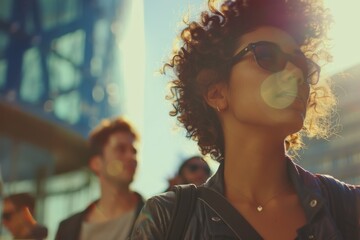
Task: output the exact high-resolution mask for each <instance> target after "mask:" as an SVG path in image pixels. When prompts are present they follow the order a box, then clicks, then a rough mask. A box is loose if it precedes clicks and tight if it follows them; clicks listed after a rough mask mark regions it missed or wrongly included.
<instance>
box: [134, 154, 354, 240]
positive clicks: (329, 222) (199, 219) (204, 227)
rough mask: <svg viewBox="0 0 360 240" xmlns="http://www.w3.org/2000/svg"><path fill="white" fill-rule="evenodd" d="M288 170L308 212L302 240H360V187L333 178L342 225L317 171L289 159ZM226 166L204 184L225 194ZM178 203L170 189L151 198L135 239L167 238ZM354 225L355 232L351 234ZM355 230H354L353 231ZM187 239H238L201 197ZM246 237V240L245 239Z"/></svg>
mask: <svg viewBox="0 0 360 240" xmlns="http://www.w3.org/2000/svg"><path fill="white" fill-rule="evenodd" d="M288 162H289V164H288V173H289V176H290V178H291V181H292V183H293V185H294V188H295V190H296V192H297V194H298V196H299V199H300V201H301V204H302V207H303V209H304V212H305V216H306V220H307V224H306V225H304V226H303V227H301V228H300V229H298V238H297V239H299V240H304V239H313V240H315V239H317V240H335V239H336V240H338V239H344V240H359V239H360V234H359V231H360V222H359V218H360V217H359V210H360V187H359V186H351V185H346V184H344V183H342V182H340V181H337V180H335V179H333V178H331V177H326V179H327V180H329V181H332V183H333V184H332V185H334V186H335V187H336V189H337V190H338V191H339V195H337V196H339V199H341V202H339V203H338V204H342V206H341V207H342V210H343V211H344V212H343V214H344V216H346V217H345V221H346V223H345V224H343V223H344V222H342V224H343V225H344V226H342V227H341V228H342V229H341V230H342V232H340V230H339V229H340V228H339V227H338V226H339V224H337V223H336V222H335V220H334V218H333V217H332V216H331V214H330V210H329V205H328V202H329V201H328V200H329V199H327V198H325V197H324V194H322V188H321V182H320V180H319V179H318V177H317V176H316V175H314V174H311V173H309V172H307V171H306V170H304V169H302V168H301V167H300V166H298V165H296V164H294V163H293V162H292V161H291V160H289V161H288ZM223 173H224V166H223V163H222V164H220V166H219V169H218V171H217V173H216V174H215V175H214V176H213V177H211V178H210V179H209V181H207V182H206V183H205V185H204V187H206V188H211V189H212V190H214V191H217V192H219V193H220V194H223V193H224V180H223V179H224V177H223ZM174 203H175V194H174V192H167V193H163V194H161V195H158V196H155V197H152V198H150V199H149V200H148V201H147V202H146V203H145V206H144V208H143V210H142V212H141V213H140V215H139V217H138V219H137V221H136V223H135V226H134V231H133V233H132V236H131V239H133V240H140V239H141V240H146V239H152V240H153V239H154V240H155V239H156V240H161V239H164V238H165V237H164V236H165V234H166V230H167V228H168V226H169V223H170V219H171V213H172V210H173V207H174ZM350 227H352V228H353V229H355V235H354V233H353V235H351V236H349V235H347V234H350V231H348V230H349V229H348V228H350ZM353 232H354V231H353ZM184 239H187V240H188V239H193V240H199V239H236V237H235V235H234V234H233V233H232V231H231V230H230V228H229V227H228V226H227V225H226V224H225V223H224V221H222V219H221V217H220V216H217V214H216V213H215V212H214V211H213V210H212V209H211V208H209V207H208V206H207V205H206V204H204V202H203V201H202V200H201V199H200V197H198V199H197V202H196V206H195V210H194V212H193V214H192V217H191V219H190V223H189V225H188V228H187V230H186V233H185V238H184ZM244 240H245V239H244Z"/></svg>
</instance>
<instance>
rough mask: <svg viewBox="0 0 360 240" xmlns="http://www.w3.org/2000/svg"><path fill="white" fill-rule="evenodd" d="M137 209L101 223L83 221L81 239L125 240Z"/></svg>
mask: <svg viewBox="0 0 360 240" xmlns="http://www.w3.org/2000/svg"><path fill="white" fill-rule="evenodd" d="M134 218H135V210H132V211H129V212H127V213H125V214H124V215H121V216H120V217H119V218H115V219H112V220H109V221H106V222H101V223H88V222H83V223H82V225H81V233H80V240H99V239H107V240H125V239H126V238H127V237H128V235H129V231H130V229H131V227H132V223H133V222H134Z"/></svg>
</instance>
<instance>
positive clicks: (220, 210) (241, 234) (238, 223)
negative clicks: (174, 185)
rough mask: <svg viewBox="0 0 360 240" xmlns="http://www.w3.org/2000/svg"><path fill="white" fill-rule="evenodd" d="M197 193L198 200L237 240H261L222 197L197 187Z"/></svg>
mask: <svg viewBox="0 0 360 240" xmlns="http://www.w3.org/2000/svg"><path fill="white" fill-rule="evenodd" d="M198 191H199V198H201V199H202V200H203V201H204V202H205V203H206V204H207V205H208V206H209V207H211V208H212V209H213V210H214V211H215V213H216V214H217V215H218V216H219V217H220V218H221V219H222V220H223V221H224V222H225V224H226V225H227V226H228V227H229V228H230V229H231V231H232V232H233V233H234V234H235V236H236V237H237V239H240V240H241V239H245V240H248V239H251V240H262V239H263V238H262V237H261V236H260V235H259V234H258V233H257V232H256V230H255V229H254V228H253V227H252V226H251V225H250V223H249V222H248V221H246V219H245V218H244V217H243V216H242V215H241V214H240V213H239V212H238V210H236V208H234V207H233V206H232V205H231V204H230V203H229V201H227V199H225V197H224V196H223V195H221V194H220V193H218V192H216V191H213V190H212V189H210V188H206V187H199V188H198Z"/></svg>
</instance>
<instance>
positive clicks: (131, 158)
mask: <svg viewBox="0 0 360 240" xmlns="http://www.w3.org/2000/svg"><path fill="white" fill-rule="evenodd" d="M136 153H137V150H136V148H135V137H134V136H133V135H132V134H131V133H129V132H121V131H119V132H115V133H113V134H111V135H110V137H109V139H108V141H107V142H106V144H105V145H104V148H103V152H102V155H101V168H100V172H99V173H100V175H101V176H102V177H104V178H105V179H107V180H110V181H111V182H113V183H115V184H119V185H124V186H128V185H129V184H130V183H131V182H132V181H133V178H134V174H135V170H136V166H137V159H136Z"/></svg>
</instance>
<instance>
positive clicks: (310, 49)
mask: <svg viewBox="0 0 360 240" xmlns="http://www.w3.org/2000/svg"><path fill="white" fill-rule="evenodd" d="M329 23H330V17H329V14H328V12H327V10H326V9H325V8H324V7H323V5H322V3H321V1H319V0H228V1H225V2H223V3H222V4H219V5H217V2H216V1H215V0H209V2H208V10H206V11H203V12H202V13H201V18H200V20H199V21H192V22H187V23H186V27H185V28H184V29H183V30H182V32H181V34H180V38H181V43H182V47H181V48H180V49H179V50H177V51H176V52H174V55H173V56H172V58H171V60H170V61H169V62H168V63H167V64H165V66H164V70H165V71H166V70H167V69H168V68H171V69H172V70H173V71H174V74H175V76H176V78H175V79H173V80H172V81H171V86H170V91H171V93H170V95H169V96H167V98H168V99H169V100H171V101H172V103H173V107H174V109H173V110H172V111H171V112H170V115H171V116H175V117H177V119H178V121H179V123H180V124H181V125H183V126H184V127H185V129H186V131H187V137H188V138H192V139H193V140H195V141H197V143H198V146H199V148H200V150H201V152H202V154H204V155H206V154H210V156H211V157H212V158H213V159H215V160H218V161H220V160H222V159H223V158H224V140H223V132H222V128H221V125H220V122H219V119H218V117H217V115H216V113H215V111H214V109H212V108H211V107H209V106H208V104H207V103H206V102H205V100H204V98H203V95H204V93H205V92H206V91H207V89H208V88H209V87H210V86H211V85H213V84H215V83H218V82H221V81H227V79H228V77H229V74H230V70H231V64H229V60H230V59H231V57H232V55H233V53H234V50H235V44H236V42H237V40H238V39H239V38H240V37H241V36H242V35H244V34H245V33H248V32H251V31H253V30H255V29H256V28H258V27H260V26H264V25H267V26H274V27H277V28H280V29H282V30H284V31H286V32H287V33H289V34H290V35H291V36H292V37H293V38H294V39H295V41H296V42H297V43H298V44H299V46H300V47H301V50H302V51H303V52H304V54H305V55H306V56H307V57H309V58H311V59H312V60H314V61H316V62H318V63H320V62H321V61H323V62H327V61H329V59H330V55H329V54H328V53H327V51H326V45H325V44H324V43H325V42H326V41H324V40H326V30H327V28H328V26H329ZM165 71H164V72H165ZM310 91H311V92H310V100H309V104H308V110H307V117H306V119H305V121H304V128H303V129H302V130H301V131H300V132H298V133H295V134H292V135H290V136H288V137H287V138H286V143H287V148H288V150H291V151H293V152H294V153H296V150H299V149H300V148H301V147H302V146H303V144H302V141H301V136H302V135H306V136H309V137H314V136H316V137H326V136H327V135H328V132H329V131H328V129H330V128H329V126H330V122H331V121H330V115H331V112H332V109H333V106H334V103H335V100H334V98H333V95H332V93H331V89H330V87H329V86H328V85H327V84H326V83H324V84H323V85H322V86H313V85H312V86H311V90H310Z"/></svg>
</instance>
